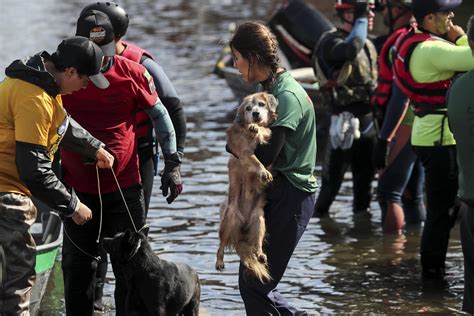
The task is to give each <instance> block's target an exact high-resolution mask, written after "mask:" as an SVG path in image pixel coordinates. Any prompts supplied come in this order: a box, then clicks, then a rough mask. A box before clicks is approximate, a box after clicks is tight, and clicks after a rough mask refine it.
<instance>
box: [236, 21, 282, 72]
mask: <svg viewBox="0 0 474 316" xmlns="http://www.w3.org/2000/svg"><path fill="white" fill-rule="evenodd" d="M229 45H230V47H231V48H232V49H235V50H237V51H238V52H239V53H240V54H241V55H242V57H243V58H245V59H247V60H248V61H249V66H252V65H253V64H254V62H256V63H257V64H258V65H260V66H263V67H266V68H267V69H268V70H269V71H270V78H269V79H271V80H270V81H273V80H274V79H275V77H276V73H277V70H278V68H279V67H280V57H279V56H278V42H277V40H276V38H275V35H273V33H272V32H271V31H270V29H269V28H268V27H266V26H265V24H263V23H262V22H259V21H246V22H242V23H240V24H239V25H238V27H237V29H236V31H235V33H234V36H233V37H232V39H231V41H230V43H229Z"/></svg>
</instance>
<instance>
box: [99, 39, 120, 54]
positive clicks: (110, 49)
mask: <svg viewBox="0 0 474 316" xmlns="http://www.w3.org/2000/svg"><path fill="white" fill-rule="evenodd" d="M100 48H101V49H102V52H103V53H104V56H106V57H112V56H114V55H115V53H116V52H117V49H116V48H115V41H112V42H110V43H108V44H105V45H102V46H100Z"/></svg>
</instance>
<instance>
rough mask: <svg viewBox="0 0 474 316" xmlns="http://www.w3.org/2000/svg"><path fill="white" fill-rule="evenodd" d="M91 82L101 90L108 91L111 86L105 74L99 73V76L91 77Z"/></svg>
mask: <svg viewBox="0 0 474 316" xmlns="http://www.w3.org/2000/svg"><path fill="white" fill-rule="evenodd" d="M89 80H90V81H91V82H92V83H93V84H94V86H96V87H97V88H99V89H107V88H108V87H109V85H110V83H109V81H108V80H107V78H105V76H104V74H103V73H101V72H100V73H98V74H97V75H92V76H89Z"/></svg>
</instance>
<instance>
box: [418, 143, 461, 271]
mask: <svg viewBox="0 0 474 316" xmlns="http://www.w3.org/2000/svg"><path fill="white" fill-rule="evenodd" d="M413 149H414V151H415V153H416V154H417V156H418V158H419V159H420V160H421V162H422V164H423V167H424V169H425V188H426V221H425V225H424V227H423V234H422V237H421V249H420V255H421V266H422V268H423V269H424V270H428V269H436V270H438V269H444V264H445V261H446V252H447V250H448V241H449V233H450V230H451V227H452V226H453V221H454V220H455V219H454V218H452V216H451V215H450V213H452V209H453V207H454V204H455V200H456V193H457V190H458V169H457V164H456V146H454V145H452V146H436V147H424V146H413ZM456 213H457V212H455V214H456Z"/></svg>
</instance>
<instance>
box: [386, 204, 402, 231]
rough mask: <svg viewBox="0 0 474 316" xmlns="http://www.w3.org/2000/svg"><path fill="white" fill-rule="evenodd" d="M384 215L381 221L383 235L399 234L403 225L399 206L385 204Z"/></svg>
mask: <svg viewBox="0 0 474 316" xmlns="http://www.w3.org/2000/svg"><path fill="white" fill-rule="evenodd" d="M386 205H387V208H386V213H385V216H384V220H383V233H384V234H397V235H399V234H401V233H402V228H403V226H404V225H405V215H404V213H403V208H402V207H401V205H400V204H398V203H394V202H387V204H386Z"/></svg>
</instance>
